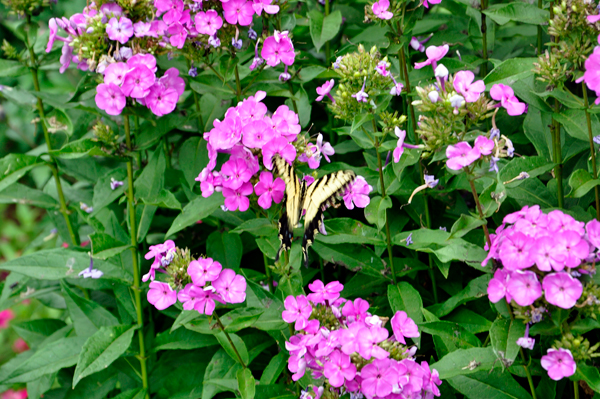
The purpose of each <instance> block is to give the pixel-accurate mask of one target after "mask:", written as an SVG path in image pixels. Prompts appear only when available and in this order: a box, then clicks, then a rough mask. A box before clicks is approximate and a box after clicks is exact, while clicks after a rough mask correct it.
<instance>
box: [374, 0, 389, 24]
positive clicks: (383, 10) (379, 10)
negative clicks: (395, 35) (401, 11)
mask: <svg viewBox="0 0 600 399" xmlns="http://www.w3.org/2000/svg"><path fill="white" fill-rule="evenodd" d="M389 8H390V1H389V0H379V1H377V2H375V3H373V5H372V6H371V9H372V10H373V14H375V15H376V16H377V17H378V18H380V19H385V20H387V19H392V17H393V16H394V14H393V13H392V12H390V11H388V9H389Z"/></svg>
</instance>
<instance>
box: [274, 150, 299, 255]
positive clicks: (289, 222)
mask: <svg viewBox="0 0 600 399" xmlns="http://www.w3.org/2000/svg"><path fill="white" fill-rule="evenodd" d="M273 164H274V166H275V171H276V172H277V175H278V176H279V177H281V178H282V179H283V181H284V182H285V197H284V200H283V201H284V206H285V212H284V213H283V215H282V216H281V219H279V240H281V246H280V247H279V251H277V257H276V259H275V261H277V260H278V259H279V256H280V255H281V251H287V250H289V249H290V248H291V247H292V238H293V237H294V227H296V226H297V225H298V222H299V221H300V215H301V213H302V207H301V205H302V198H303V194H304V187H305V186H304V184H300V180H299V179H298V176H296V172H295V170H294V167H293V166H291V165H290V164H289V163H288V162H287V161H286V160H285V159H283V158H281V157H280V156H279V155H276V156H275V158H274V162H273Z"/></svg>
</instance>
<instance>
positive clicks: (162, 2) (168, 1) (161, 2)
mask: <svg viewBox="0 0 600 399" xmlns="http://www.w3.org/2000/svg"><path fill="white" fill-rule="evenodd" d="M172 4H173V0H154V7H156V11H158V12H159V13H163V12H167V11H169V9H170V8H171V6H172Z"/></svg>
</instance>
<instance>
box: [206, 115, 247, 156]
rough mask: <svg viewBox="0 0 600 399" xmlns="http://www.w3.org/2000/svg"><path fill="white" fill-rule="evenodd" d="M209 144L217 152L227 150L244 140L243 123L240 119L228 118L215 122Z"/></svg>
mask: <svg viewBox="0 0 600 399" xmlns="http://www.w3.org/2000/svg"><path fill="white" fill-rule="evenodd" d="M213 126H214V128H213V129H212V130H211V131H210V136H209V143H210V145H211V146H212V147H213V148H214V149H215V150H227V149H230V148H231V147H233V146H234V145H236V144H237V143H239V142H240V140H241V139H242V122H241V120H240V118H239V117H227V116H225V118H224V119H223V121H220V120H218V119H215V120H214V121H213Z"/></svg>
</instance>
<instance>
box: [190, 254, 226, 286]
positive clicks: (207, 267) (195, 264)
mask: <svg viewBox="0 0 600 399" xmlns="http://www.w3.org/2000/svg"><path fill="white" fill-rule="evenodd" d="M222 269H223V266H221V264H220V263H219V262H216V261H214V260H213V259H212V258H200V259H198V260H193V261H191V262H190V264H189V265H188V267H187V273H188V274H189V276H190V277H191V278H192V282H193V283H194V285H197V286H198V287H203V286H204V285H205V284H206V283H207V282H209V281H215V280H216V279H217V278H218V277H219V274H221V270H222Z"/></svg>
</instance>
